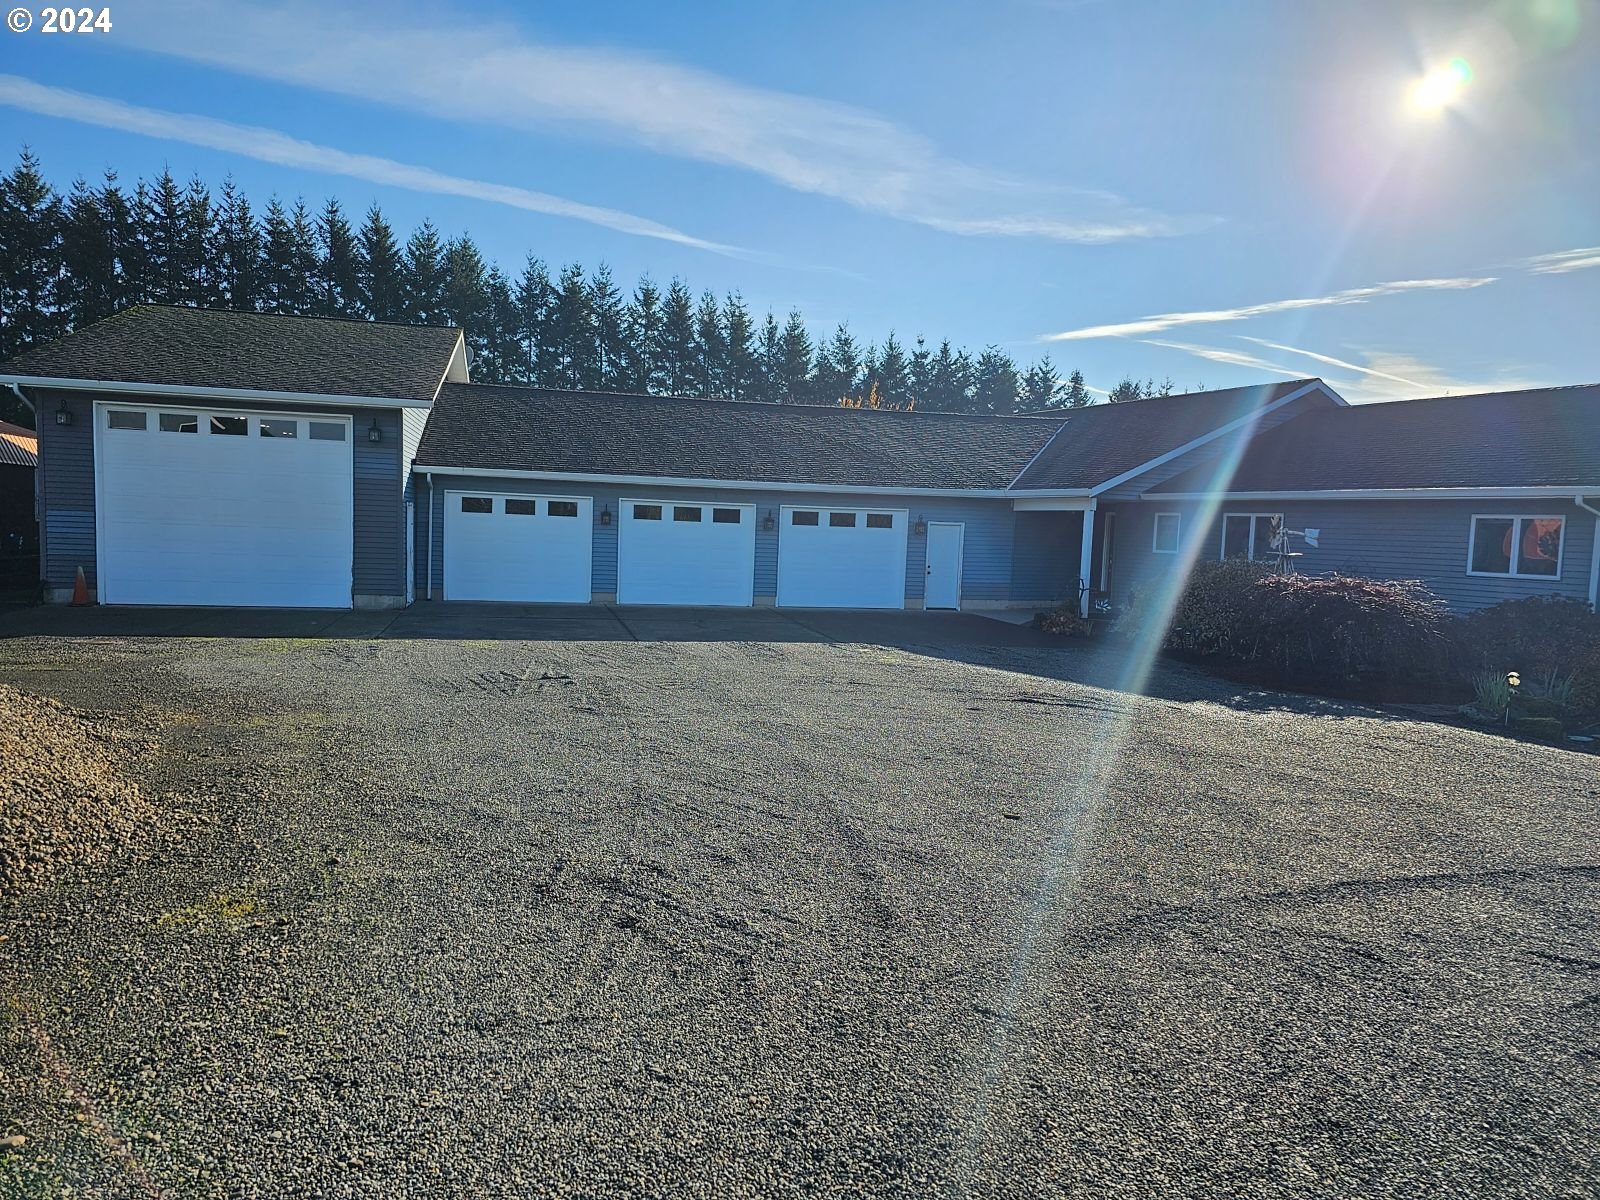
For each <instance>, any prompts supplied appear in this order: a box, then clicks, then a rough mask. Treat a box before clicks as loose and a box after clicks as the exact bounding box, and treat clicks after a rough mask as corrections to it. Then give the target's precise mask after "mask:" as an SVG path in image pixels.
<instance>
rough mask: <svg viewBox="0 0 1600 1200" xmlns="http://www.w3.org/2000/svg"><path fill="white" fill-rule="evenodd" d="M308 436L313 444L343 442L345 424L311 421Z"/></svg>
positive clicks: (340, 422)
mask: <svg viewBox="0 0 1600 1200" xmlns="http://www.w3.org/2000/svg"><path fill="white" fill-rule="evenodd" d="M308 424H309V425H310V428H309V429H308V430H307V435H308V436H309V437H310V438H311V440H312V441H313V442H342V441H344V422H342V421H311V422H308Z"/></svg>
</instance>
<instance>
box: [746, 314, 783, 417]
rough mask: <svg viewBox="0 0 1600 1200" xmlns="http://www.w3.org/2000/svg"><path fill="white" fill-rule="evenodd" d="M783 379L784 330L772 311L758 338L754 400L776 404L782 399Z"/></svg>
mask: <svg viewBox="0 0 1600 1200" xmlns="http://www.w3.org/2000/svg"><path fill="white" fill-rule="evenodd" d="M782 378H783V330H782V329H780V328H779V327H778V318H777V317H775V316H773V315H772V310H771V309H770V308H769V309H768V310H767V317H766V320H764V321H762V322H761V333H760V334H759V335H758V336H757V338H756V382H755V388H754V389H753V394H752V395H751V397H750V398H751V399H752V400H764V401H766V402H767V403H768V404H773V403H776V402H777V401H778V400H780V399H781V398H782V382H781V381H782Z"/></svg>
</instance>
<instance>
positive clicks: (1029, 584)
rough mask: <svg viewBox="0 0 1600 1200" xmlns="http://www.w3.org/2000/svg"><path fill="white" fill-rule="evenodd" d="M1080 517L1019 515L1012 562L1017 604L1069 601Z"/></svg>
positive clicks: (1069, 514) (1075, 572)
mask: <svg viewBox="0 0 1600 1200" xmlns="http://www.w3.org/2000/svg"><path fill="white" fill-rule="evenodd" d="M1082 535H1083V517H1082V515H1081V514H1079V513H1075V512H1019V513H1017V514H1016V536H1015V539H1014V548H1013V551H1012V559H1011V595H1012V598H1013V601H1014V602H1016V603H1040V604H1045V603H1050V602H1052V601H1061V600H1066V599H1068V598H1069V597H1070V596H1071V595H1072V593H1073V588H1074V585H1075V584H1076V582H1077V577H1078V548H1079V546H1080V545H1081V538H1082Z"/></svg>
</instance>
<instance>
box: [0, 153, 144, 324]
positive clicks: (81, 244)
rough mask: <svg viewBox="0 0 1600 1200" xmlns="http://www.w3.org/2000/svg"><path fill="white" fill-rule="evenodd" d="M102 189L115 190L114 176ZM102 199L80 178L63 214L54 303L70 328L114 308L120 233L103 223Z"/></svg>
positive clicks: (117, 293) (118, 287) (117, 292)
mask: <svg viewBox="0 0 1600 1200" xmlns="http://www.w3.org/2000/svg"><path fill="white" fill-rule="evenodd" d="M105 186H106V187H115V186H116V176H114V175H110V174H108V175H107V176H106V185H105ZM102 197H103V190H102V191H91V190H90V188H89V185H88V184H87V183H85V182H84V181H83V180H82V179H77V180H74V181H73V184H72V192H71V194H70V195H69V196H68V197H67V200H66V204H65V207H64V209H63V213H62V218H61V220H62V228H61V260H62V275H61V281H62V288H61V292H60V295H59V297H58V299H59V302H60V305H61V308H62V310H63V311H62V313H61V319H62V323H63V325H64V326H67V327H70V328H73V329H78V328H82V327H83V326H84V325H88V324H90V323H91V322H94V321H98V320H100V319H101V318H102V317H109V316H110V315H111V314H112V313H114V312H116V311H117V308H118V307H119V305H118V300H119V298H120V296H121V290H122V289H121V284H120V282H119V281H118V278H117V274H118V266H117V248H116V243H117V239H118V236H119V231H118V230H117V228H116V227H115V225H113V223H112V222H111V220H109V219H108V214H107V210H106V206H105V205H104V203H103V199H102ZM121 232H124V233H125V231H121ZM7 244H9V243H7Z"/></svg>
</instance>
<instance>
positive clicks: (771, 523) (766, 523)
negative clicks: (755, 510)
mask: <svg viewBox="0 0 1600 1200" xmlns="http://www.w3.org/2000/svg"><path fill="white" fill-rule="evenodd" d="M777 527H778V519H777V518H776V517H774V516H773V515H772V510H771V509H770V508H769V509H767V515H766V516H764V517H762V518H761V528H762V529H764V530H766V531H767V532H768V533H771V532H772V531H773V530H774V529H776V528H777Z"/></svg>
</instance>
